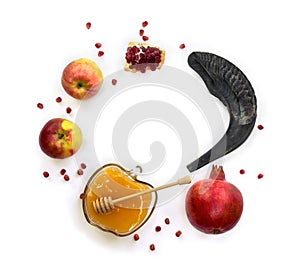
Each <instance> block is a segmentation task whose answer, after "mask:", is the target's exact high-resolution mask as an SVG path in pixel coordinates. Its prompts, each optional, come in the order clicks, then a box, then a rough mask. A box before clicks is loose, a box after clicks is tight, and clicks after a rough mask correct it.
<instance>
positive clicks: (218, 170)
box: [209, 165, 225, 180]
mask: <svg viewBox="0 0 300 272" xmlns="http://www.w3.org/2000/svg"><path fill="white" fill-rule="evenodd" d="M209 178H210V179H218V180H225V173H224V170H223V166H217V165H213V166H212V169H211V172H210V176H209Z"/></svg>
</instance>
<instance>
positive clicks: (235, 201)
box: [185, 166, 243, 234]
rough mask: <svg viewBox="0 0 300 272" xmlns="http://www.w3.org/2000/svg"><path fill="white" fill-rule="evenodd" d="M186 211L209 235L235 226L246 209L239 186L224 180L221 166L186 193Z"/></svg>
mask: <svg viewBox="0 0 300 272" xmlns="http://www.w3.org/2000/svg"><path fill="white" fill-rule="evenodd" d="M185 210H186V214H187V218H188V220H189V221H190V223H191V224H192V225H193V226H194V227H195V228H196V229H198V230H199V231H201V232H204V233H207V234H220V233H224V232H226V231H228V230H230V229H232V228H233V227H234V226H235V225H236V224H237V222H238V221H239V219H240V217H241V215H242V212H243V197H242V194H241V192H240V191H239V189H238V188H237V187H236V186H234V185H233V184H231V183H229V182H227V181H226V180H225V173H224V171H223V167H222V166H219V167H217V166H213V167H212V170H211V173H210V177H209V179H205V180H200V181H198V182H196V183H194V184H193V185H192V186H191V187H190V189H189V190H188V192H187V195H186V199H185Z"/></svg>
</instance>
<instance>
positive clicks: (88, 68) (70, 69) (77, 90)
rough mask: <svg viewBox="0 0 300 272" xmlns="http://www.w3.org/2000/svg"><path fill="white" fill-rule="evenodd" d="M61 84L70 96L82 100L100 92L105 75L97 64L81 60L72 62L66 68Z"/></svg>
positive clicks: (88, 60) (84, 59)
mask: <svg viewBox="0 0 300 272" xmlns="http://www.w3.org/2000/svg"><path fill="white" fill-rule="evenodd" d="M61 83H62V86H63V88H64V90H65V91H66V92H67V93H68V94H69V95H71V96H72V97H74V98H76V99H80V100H82V99H87V98H90V97H92V96H94V95H96V94H97V93H98V92H99V90H100V88H101V86H102V83H103V75H102V72H101V70H100V68H99V67H98V65H97V64H96V63H95V62H93V61H92V60H90V59H86V58H81V59H77V60H74V61H72V62H71V63H69V64H68V65H67V66H66V67H65V69H64V70H63V74H62V77H61Z"/></svg>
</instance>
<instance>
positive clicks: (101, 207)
mask: <svg viewBox="0 0 300 272" xmlns="http://www.w3.org/2000/svg"><path fill="white" fill-rule="evenodd" d="M189 183H191V178H190V177H189V176H185V177H183V178H180V179H179V180H177V181H175V182H171V183H168V184H164V185H161V186H158V187H156V188H151V189H148V190H145V191H141V192H138V193H134V194H130V195H127V196H123V197H120V198H117V199H112V198H111V197H110V196H102V197H99V198H97V199H96V200H94V201H93V207H94V210H95V212H96V213H100V214H104V213H107V212H110V211H111V210H112V209H114V207H115V204H116V203H119V202H122V201H125V200H128V199H131V198H134V197H138V196H141V195H144V194H149V193H152V192H156V191H159V190H162V189H165V188H169V187H172V186H175V185H182V184H189Z"/></svg>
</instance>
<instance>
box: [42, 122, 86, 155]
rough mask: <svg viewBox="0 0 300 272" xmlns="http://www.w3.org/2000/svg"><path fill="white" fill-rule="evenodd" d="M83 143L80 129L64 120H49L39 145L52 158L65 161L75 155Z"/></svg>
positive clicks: (43, 129)
mask: <svg viewBox="0 0 300 272" xmlns="http://www.w3.org/2000/svg"><path fill="white" fill-rule="evenodd" d="M81 143H82V133H81V130H80V128H79V127H78V126H77V125H76V124H74V123H73V122H71V121H69V120H67V119H64V118H54V119H51V120H49V121H48V122H47V123H46V124H45V125H44V127H43V128H42V130H41V132H40V136H39V144H40V147H41V149H42V151H43V152H44V153H45V154H46V155H48V156H49V157H51V158H54V159H65V158H68V157H70V156H72V155H73V154H75V153H76V152H77V151H78V149H79V148H80V146H81Z"/></svg>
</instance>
